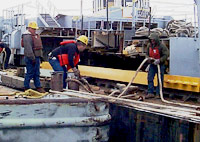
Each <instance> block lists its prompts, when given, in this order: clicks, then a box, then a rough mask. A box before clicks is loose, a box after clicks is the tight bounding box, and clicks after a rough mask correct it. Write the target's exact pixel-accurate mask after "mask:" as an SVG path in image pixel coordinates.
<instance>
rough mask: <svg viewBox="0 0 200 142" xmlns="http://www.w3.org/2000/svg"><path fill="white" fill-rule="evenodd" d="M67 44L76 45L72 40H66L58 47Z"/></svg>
mask: <svg viewBox="0 0 200 142" xmlns="http://www.w3.org/2000/svg"><path fill="white" fill-rule="evenodd" d="M68 43H76V41H74V40H66V41H63V42H60V45H65V44H68Z"/></svg>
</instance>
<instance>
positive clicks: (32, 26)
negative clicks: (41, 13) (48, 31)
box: [28, 21, 39, 30]
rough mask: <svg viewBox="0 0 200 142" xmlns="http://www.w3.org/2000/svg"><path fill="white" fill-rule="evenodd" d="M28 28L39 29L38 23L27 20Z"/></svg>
mask: <svg viewBox="0 0 200 142" xmlns="http://www.w3.org/2000/svg"><path fill="white" fill-rule="evenodd" d="M28 28H32V29H35V30H36V29H39V28H38V25H37V23H36V22H35V21H32V22H29V24H28Z"/></svg>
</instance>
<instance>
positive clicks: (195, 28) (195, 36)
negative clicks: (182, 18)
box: [194, 5, 197, 41]
mask: <svg viewBox="0 0 200 142" xmlns="http://www.w3.org/2000/svg"><path fill="white" fill-rule="evenodd" d="M196 32H197V27H196V5H194V33H195V34H194V39H195V41H196V38H197V35H196Z"/></svg>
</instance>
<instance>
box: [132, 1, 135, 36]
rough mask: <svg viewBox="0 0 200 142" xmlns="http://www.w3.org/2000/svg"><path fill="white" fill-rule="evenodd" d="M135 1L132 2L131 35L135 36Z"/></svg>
mask: <svg viewBox="0 0 200 142" xmlns="http://www.w3.org/2000/svg"><path fill="white" fill-rule="evenodd" d="M135 22H136V19H135V0H133V7H132V30H133V34H134V36H135Z"/></svg>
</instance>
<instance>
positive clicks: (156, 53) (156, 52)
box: [149, 47, 160, 59]
mask: <svg viewBox="0 0 200 142" xmlns="http://www.w3.org/2000/svg"><path fill="white" fill-rule="evenodd" d="M158 48H159V47H154V48H151V47H150V48H149V57H152V58H154V59H160V51H159V49H158Z"/></svg>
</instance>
